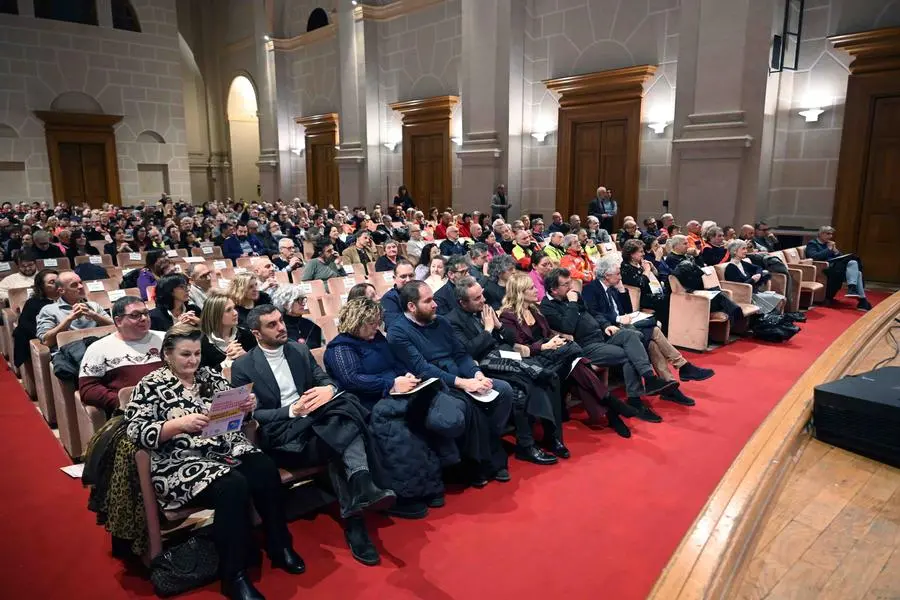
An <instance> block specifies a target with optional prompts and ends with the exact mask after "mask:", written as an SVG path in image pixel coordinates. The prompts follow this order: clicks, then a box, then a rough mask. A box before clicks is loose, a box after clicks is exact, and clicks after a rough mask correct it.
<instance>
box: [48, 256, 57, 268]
mask: <svg viewBox="0 0 900 600" xmlns="http://www.w3.org/2000/svg"><path fill="white" fill-rule="evenodd" d="M44 266H45V267H58V266H59V261H58V260H56V259H55V258H45V259H44Z"/></svg>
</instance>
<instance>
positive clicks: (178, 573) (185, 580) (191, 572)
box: [150, 536, 219, 598]
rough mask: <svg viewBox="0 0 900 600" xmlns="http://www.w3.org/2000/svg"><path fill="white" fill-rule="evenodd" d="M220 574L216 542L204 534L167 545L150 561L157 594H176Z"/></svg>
mask: <svg viewBox="0 0 900 600" xmlns="http://www.w3.org/2000/svg"><path fill="white" fill-rule="evenodd" d="M218 577H219V555H218V553H217V552H216V546H215V544H214V543H213V542H212V541H210V540H208V539H206V538H203V537H197V536H193V537H191V538H190V539H189V540H188V541H186V542H184V543H181V544H178V545H177V546H173V547H172V548H169V549H168V550H166V551H165V552H163V553H161V554H160V555H159V556H157V557H156V558H154V559H153V560H152V561H151V562H150V581H151V582H153V591H154V592H156V595H157V596H160V597H161V598H166V597H169V596H176V595H178V594H182V593H184V592H187V591H189V590H193V589H195V588H199V587H203V586H204V585H207V584H209V583H212V582H213V581H215V580H216V579H217V578H218Z"/></svg>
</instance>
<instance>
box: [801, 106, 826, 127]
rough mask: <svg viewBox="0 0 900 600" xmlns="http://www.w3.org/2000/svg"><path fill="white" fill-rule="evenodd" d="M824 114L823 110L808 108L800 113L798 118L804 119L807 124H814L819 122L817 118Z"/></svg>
mask: <svg viewBox="0 0 900 600" xmlns="http://www.w3.org/2000/svg"><path fill="white" fill-rule="evenodd" d="M823 112H825V109H823V108H808V109H806V110H801V111H800V116H801V117H803V118H804V119H806V122H807V123H815V122H816V121H818V120H819V116H820V115H821V114H822V113H823Z"/></svg>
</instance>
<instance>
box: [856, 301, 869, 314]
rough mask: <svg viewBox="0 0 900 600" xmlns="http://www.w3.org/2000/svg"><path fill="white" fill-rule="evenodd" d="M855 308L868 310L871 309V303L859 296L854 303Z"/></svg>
mask: <svg viewBox="0 0 900 600" xmlns="http://www.w3.org/2000/svg"><path fill="white" fill-rule="evenodd" d="M856 310H861V311H864V312H868V311H870V310H872V304H871V303H870V302H869V301H868V300H866V299H865V298H860V299H859V300H858V301H857V303H856Z"/></svg>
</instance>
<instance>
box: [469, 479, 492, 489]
mask: <svg viewBox="0 0 900 600" xmlns="http://www.w3.org/2000/svg"><path fill="white" fill-rule="evenodd" d="M488 483H489V482H488V479H487V477H485V476H484V475H476V476H475V477H473V478H472V481H470V482H469V484H470V485H471V486H472V487H473V488H478V489H479V490H480V489H481V488H483V487H484V486H486V485H487V484H488Z"/></svg>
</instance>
